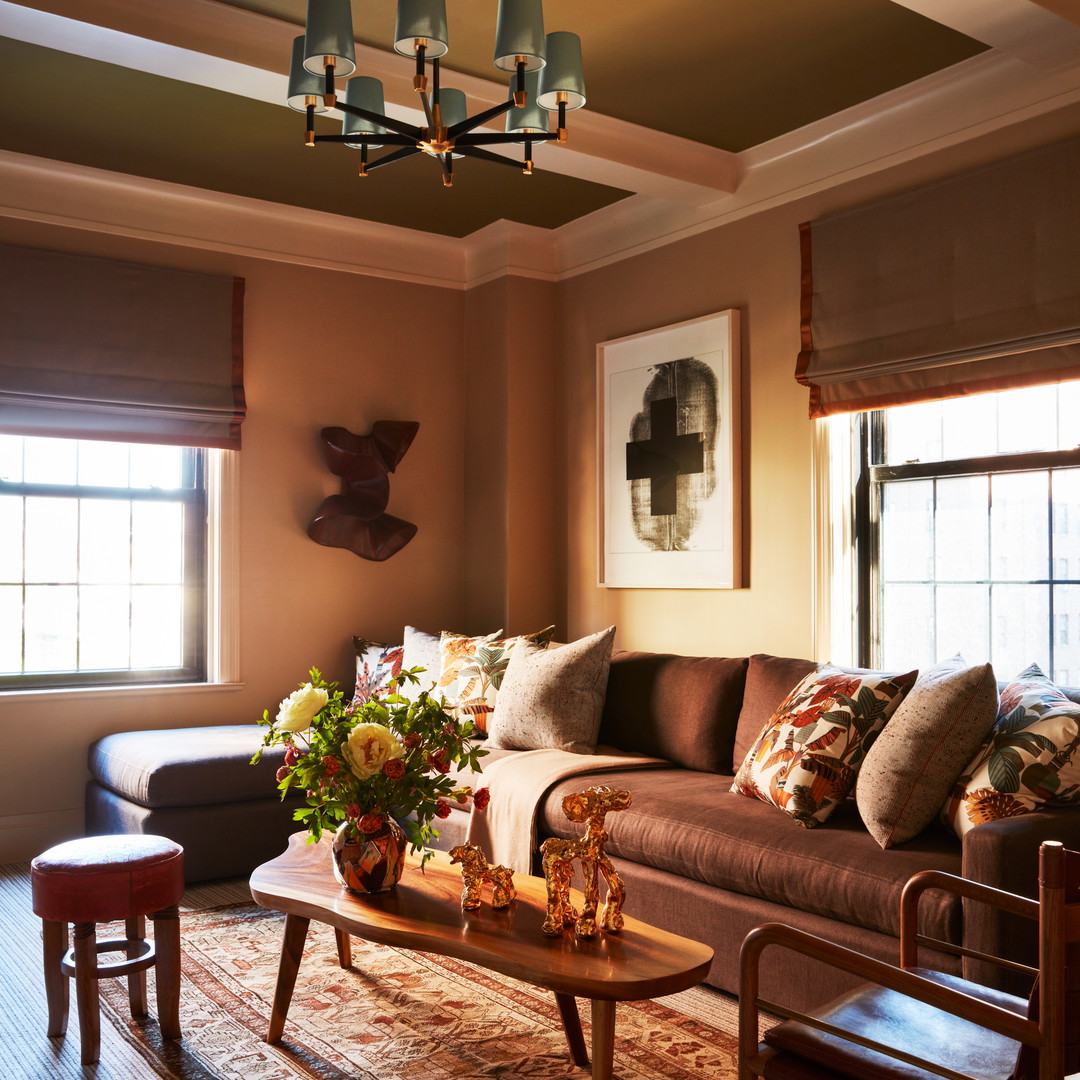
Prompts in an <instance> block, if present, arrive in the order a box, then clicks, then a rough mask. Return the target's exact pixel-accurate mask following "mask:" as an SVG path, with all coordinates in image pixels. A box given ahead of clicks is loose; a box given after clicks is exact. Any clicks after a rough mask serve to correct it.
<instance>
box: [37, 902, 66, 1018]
mask: <svg viewBox="0 0 1080 1080" xmlns="http://www.w3.org/2000/svg"><path fill="white" fill-rule="evenodd" d="M41 945H42V957H43V959H44V962H45V1000H46V1001H47V1002H48V1005H49V1030H48V1035H49V1037H50V1038H52V1037H53V1036H54V1035H63V1034H64V1032H66V1031H67V1022H68V981H67V976H66V975H65V974H64V973H63V972H62V971H61V970H60V961H61V960H63V959H64V953H66V952H67V947H68V928H67V923H62V922H53V921H52V920H51V919H42V920H41Z"/></svg>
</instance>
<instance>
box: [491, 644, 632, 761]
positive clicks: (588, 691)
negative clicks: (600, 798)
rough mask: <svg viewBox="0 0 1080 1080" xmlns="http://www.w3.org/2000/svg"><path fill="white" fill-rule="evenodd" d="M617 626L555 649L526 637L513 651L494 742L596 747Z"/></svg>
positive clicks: (512, 746)
mask: <svg viewBox="0 0 1080 1080" xmlns="http://www.w3.org/2000/svg"><path fill="white" fill-rule="evenodd" d="M614 638H615V627H614V626H609V627H608V628H607V629H606V630H601V631H600V632H599V633H598V634H592V635H590V636H589V637H584V638H581V639H580V640H579V641H572V642H570V644H569V645H563V646H562V647H561V648H559V649H555V650H554V651H548V650H546V649H544V648H542V647H540V646H538V645H533V644H530V643H528V642H523V643H522V644H521V645H519V646H518V647H517V648H515V649H514V651H513V652H512V653H511V654H510V662H509V663H508V664H507V665H506V674H505V675H503V681H502V687H501V688H500V689H499V696H498V699H497V700H496V702H495V712H494V713H493V714H492V716H491V719H490V720H489V721H488V740H487V745H488V746H497V747H501V748H503V749H506V750H547V749H552V750H570V751H572V752H573V753H576V754H591V753H593V752H594V751H595V749H596V735H597V732H598V731H599V730H600V716H601V713H602V711H603V708H604V693H605V691H606V689H607V678H608V667H609V665H610V663H611V643H612V641H613V640H614Z"/></svg>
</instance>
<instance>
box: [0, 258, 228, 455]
mask: <svg viewBox="0 0 1080 1080" xmlns="http://www.w3.org/2000/svg"><path fill="white" fill-rule="evenodd" d="M243 296H244V282H243V279H242V278H232V277H218V276H213V275H208V274H197V273H191V272H188V271H186V270H172V269H166V268H164V267H160V266H143V265H136V264H134V263H125V262H114V261H112V260H109V259H99V258H93V257H89V256H84V255H71V254H67V253H64V252H57V251H42V250H37V249H34V248H25V247H15V246H12V245H0V431H3V432H6V433H8V434H15V435H44V436H63V437H66V438H79V439H108V440H114V441H117V442H154V443H167V444H170V445H178V446H202V447H222V448H226V449H237V448H239V446H240V423H241V421H242V420H243V418H244V412H245V407H244V386H243Z"/></svg>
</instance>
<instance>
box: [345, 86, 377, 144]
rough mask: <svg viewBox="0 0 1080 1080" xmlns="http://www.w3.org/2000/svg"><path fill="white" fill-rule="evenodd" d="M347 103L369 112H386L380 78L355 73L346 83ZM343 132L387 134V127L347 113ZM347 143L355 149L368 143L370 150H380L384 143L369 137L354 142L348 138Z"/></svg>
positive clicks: (362, 134) (364, 134)
mask: <svg viewBox="0 0 1080 1080" xmlns="http://www.w3.org/2000/svg"><path fill="white" fill-rule="evenodd" d="M345 104H346V105H351V106H353V107H354V108H356V109H364V110H366V111H367V112H373V113H383V112H386V105H385V103H384V99H383V84H382V83H381V82H380V81H379V80H378V79H373V78H371V76H370V75H354V76H353V77H352V78H351V79H350V80H349V81H348V82H347V83H346V84H345ZM341 132H342V134H343V135H360V136H373V135H385V134H386V128H384V127H383V126H382V124H375V123H372V121H370V120H365V119H363V118H362V117H360V116H354V115H352V114H351V113H346V114H345V119H344V120H343V121H342V124H341ZM345 145H346V146H352V147H354V148H355V149H361V148H362V147H364V146H365V145H366V146H367V148H368V149H369V150H378V149H379V147H381V146H383V145H384V144H383V143H381V142H372V141H371V140H370V139H369V138H359V139H356V140H354V141H353V142H350V141H349V140H348V139H346V140H345Z"/></svg>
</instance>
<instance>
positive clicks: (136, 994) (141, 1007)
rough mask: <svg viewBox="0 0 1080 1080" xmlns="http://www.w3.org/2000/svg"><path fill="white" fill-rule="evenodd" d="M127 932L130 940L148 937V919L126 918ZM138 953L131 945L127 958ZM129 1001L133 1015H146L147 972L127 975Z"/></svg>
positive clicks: (140, 917)
mask: <svg viewBox="0 0 1080 1080" xmlns="http://www.w3.org/2000/svg"><path fill="white" fill-rule="evenodd" d="M124 926H125V933H126V934H127V939H128V941H141V940H142V939H143V938H145V937H146V919H145V917H144V916H142V915H136V916H134V917H133V918H130V919H125V920H124ZM135 955H136V949H135V948H133V947H131V946H129V947H128V950H127V958H128V959H129V960H130V959H131V958H132V957H133V956H135ZM127 981H128V1001H129V1002H130V1004H131V1015H132V1016H133V1017H134V1018H135V1019H139V1018H140V1017H143V1016H145V1015H146V972H145V971H136V972H134V973H133V974H131V975H129V976H128V977H127Z"/></svg>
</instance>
